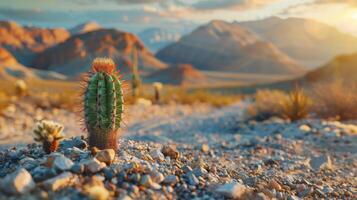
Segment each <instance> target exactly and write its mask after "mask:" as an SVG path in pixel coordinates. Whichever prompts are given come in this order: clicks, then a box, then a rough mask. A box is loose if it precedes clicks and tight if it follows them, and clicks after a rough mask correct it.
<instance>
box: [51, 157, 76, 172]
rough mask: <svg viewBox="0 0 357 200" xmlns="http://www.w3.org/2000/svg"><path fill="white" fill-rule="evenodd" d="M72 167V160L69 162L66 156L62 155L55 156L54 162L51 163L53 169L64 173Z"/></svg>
mask: <svg viewBox="0 0 357 200" xmlns="http://www.w3.org/2000/svg"><path fill="white" fill-rule="evenodd" d="M72 166H73V162H72V160H70V159H69V158H67V157H66V156H64V155H62V154H60V155H58V156H57V155H56V156H55V158H54V161H53V167H54V168H55V169H58V170H60V171H66V170H69V169H71V167H72Z"/></svg>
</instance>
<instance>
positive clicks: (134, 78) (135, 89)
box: [131, 47, 141, 97]
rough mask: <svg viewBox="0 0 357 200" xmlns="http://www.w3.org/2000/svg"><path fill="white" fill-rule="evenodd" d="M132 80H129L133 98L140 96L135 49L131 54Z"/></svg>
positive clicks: (139, 80) (136, 52)
mask: <svg viewBox="0 0 357 200" xmlns="http://www.w3.org/2000/svg"><path fill="white" fill-rule="evenodd" d="M131 70H132V72H131V73H132V79H131V86H132V90H133V91H132V92H133V93H132V94H133V97H138V96H139V95H140V88H141V79H140V75H139V69H138V51H137V50H136V48H135V47H134V48H133V52H132V66H131Z"/></svg>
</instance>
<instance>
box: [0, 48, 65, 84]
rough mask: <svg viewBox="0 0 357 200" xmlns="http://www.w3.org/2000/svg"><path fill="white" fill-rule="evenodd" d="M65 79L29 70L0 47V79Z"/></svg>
mask: <svg viewBox="0 0 357 200" xmlns="http://www.w3.org/2000/svg"><path fill="white" fill-rule="evenodd" d="M39 78H42V79H61V80H63V79H66V77H65V76H63V75H61V74H58V73H54V72H50V71H42V70H36V69H30V68H27V67H25V66H23V65H22V64H20V63H18V62H17V60H16V59H15V57H14V56H12V55H11V53H10V52H9V51H7V50H6V49H5V48H1V47H0V79H1V80H14V79H39Z"/></svg>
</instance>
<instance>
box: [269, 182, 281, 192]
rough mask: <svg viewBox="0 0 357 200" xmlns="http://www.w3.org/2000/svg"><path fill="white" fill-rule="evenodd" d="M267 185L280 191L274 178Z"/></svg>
mask: <svg viewBox="0 0 357 200" xmlns="http://www.w3.org/2000/svg"><path fill="white" fill-rule="evenodd" d="M269 187H270V188H271V189H275V190H276V191H280V190H281V186H280V184H279V183H278V182H276V181H275V180H271V181H270V182H269Z"/></svg>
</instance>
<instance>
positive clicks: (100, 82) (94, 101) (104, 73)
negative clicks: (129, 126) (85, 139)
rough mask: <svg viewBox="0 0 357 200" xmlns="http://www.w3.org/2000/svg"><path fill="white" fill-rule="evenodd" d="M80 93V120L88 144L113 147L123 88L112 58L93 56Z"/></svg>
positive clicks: (115, 145)
mask: <svg viewBox="0 0 357 200" xmlns="http://www.w3.org/2000/svg"><path fill="white" fill-rule="evenodd" d="M86 85H87V86H86V88H85V92H84V120H85V125H86V128H87V130H88V134H89V145H90V147H97V148H99V149H115V150H116V149H117V137H118V136H117V135H118V129H119V128H120V123H121V121H122V114H123V109H124V106H123V103H124V99H123V90H122V83H121V81H120V78H119V76H118V74H117V72H116V71H115V64H114V62H113V60H111V59H107V58H96V59H95V60H94V61H93V64H92V71H91V72H90V73H89V77H88V80H87V84H86Z"/></svg>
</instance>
